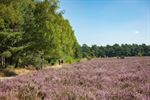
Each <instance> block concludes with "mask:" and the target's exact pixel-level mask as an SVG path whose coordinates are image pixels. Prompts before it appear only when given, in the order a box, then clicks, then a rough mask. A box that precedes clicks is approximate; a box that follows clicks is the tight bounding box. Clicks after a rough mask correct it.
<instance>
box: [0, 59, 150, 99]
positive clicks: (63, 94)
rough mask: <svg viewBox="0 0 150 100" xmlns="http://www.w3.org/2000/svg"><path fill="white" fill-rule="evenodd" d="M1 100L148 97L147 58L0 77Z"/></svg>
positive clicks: (149, 64)
mask: <svg viewBox="0 0 150 100" xmlns="http://www.w3.org/2000/svg"><path fill="white" fill-rule="evenodd" d="M0 100H150V57H130V58H125V59H117V58H97V59H93V60H90V61H85V62H81V63H76V64H72V65H64V66H62V68H59V69H54V68H51V69H43V70H39V71H35V72H33V73H29V74H27V75H21V76H17V77H15V78H13V79H8V80H3V81H1V82H0Z"/></svg>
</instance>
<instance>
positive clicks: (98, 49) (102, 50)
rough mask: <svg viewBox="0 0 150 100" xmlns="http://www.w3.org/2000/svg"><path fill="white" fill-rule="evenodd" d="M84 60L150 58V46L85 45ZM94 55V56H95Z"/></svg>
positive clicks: (82, 51)
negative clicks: (131, 57)
mask: <svg viewBox="0 0 150 100" xmlns="http://www.w3.org/2000/svg"><path fill="white" fill-rule="evenodd" d="M81 53H82V57H83V58H87V59H91V58H93V57H94V56H95V57H117V58H121V59H124V57H125V56H150V45H146V44H142V45H137V44H132V45H128V44H122V45H118V44H114V45H112V46H110V45H107V46H97V45H93V46H91V47H89V46H87V45H86V44H83V46H81ZM93 55H94V56H93Z"/></svg>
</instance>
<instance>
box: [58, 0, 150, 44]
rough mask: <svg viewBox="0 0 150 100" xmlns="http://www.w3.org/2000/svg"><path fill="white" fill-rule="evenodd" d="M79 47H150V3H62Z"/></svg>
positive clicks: (89, 0)
mask: <svg viewBox="0 0 150 100" xmlns="http://www.w3.org/2000/svg"><path fill="white" fill-rule="evenodd" d="M60 6H61V9H62V10H65V14H64V17H65V18H66V19H68V20H69V21H70V23H71V25H72V27H73V29H74V31H75V35H76V37H77V40H78V42H79V43H80V44H81V45H82V44H84V43H86V44H88V45H92V44H97V45H107V44H109V45H112V44H115V43H118V44H125V43H127V44H132V43H137V44H142V43H146V44H150V0H61V4H60Z"/></svg>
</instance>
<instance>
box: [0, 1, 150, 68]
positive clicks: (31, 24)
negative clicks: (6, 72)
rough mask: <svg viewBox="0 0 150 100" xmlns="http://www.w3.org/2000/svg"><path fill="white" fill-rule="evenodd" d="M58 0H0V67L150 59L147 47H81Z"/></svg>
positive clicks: (134, 45)
mask: <svg viewBox="0 0 150 100" xmlns="http://www.w3.org/2000/svg"><path fill="white" fill-rule="evenodd" d="M59 5H60V3H59V1H58V0H43V1H41V0H0V68H6V67H7V66H8V65H13V66H15V67H18V66H21V67H25V66H29V65H32V66H34V67H36V68H37V69H39V68H42V67H43V65H44V64H55V63H58V60H59V61H62V60H63V61H64V62H67V63H72V62H73V61H79V60H80V59H82V58H93V57H115V56H150V46H149V45H145V44H142V45H137V44H132V45H128V44H123V45H118V44H115V45H113V46H110V45H107V46H97V45H93V46H91V47H89V46H88V45H86V44H84V45H82V46H80V45H79V44H78V42H77V39H76V37H75V35H74V30H73V28H72V27H71V25H70V23H69V20H67V19H65V18H64V17H63V13H64V11H59Z"/></svg>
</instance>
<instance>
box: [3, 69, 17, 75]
mask: <svg viewBox="0 0 150 100" xmlns="http://www.w3.org/2000/svg"><path fill="white" fill-rule="evenodd" d="M0 76H3V77H12V76H17V74H16V73H15V72H13V71H10V70H6V69H5V70H0Z"/></svg>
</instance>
